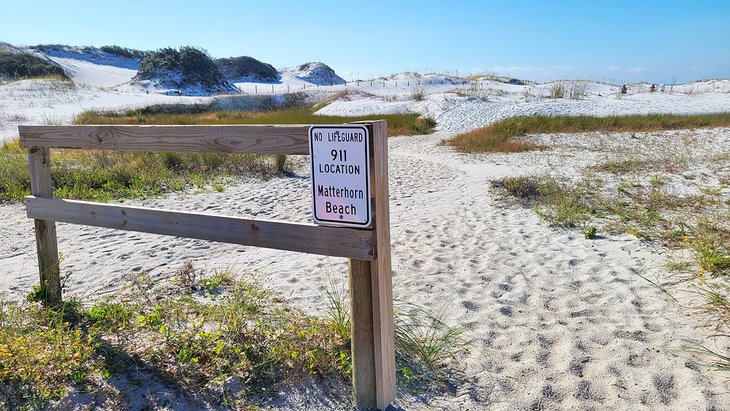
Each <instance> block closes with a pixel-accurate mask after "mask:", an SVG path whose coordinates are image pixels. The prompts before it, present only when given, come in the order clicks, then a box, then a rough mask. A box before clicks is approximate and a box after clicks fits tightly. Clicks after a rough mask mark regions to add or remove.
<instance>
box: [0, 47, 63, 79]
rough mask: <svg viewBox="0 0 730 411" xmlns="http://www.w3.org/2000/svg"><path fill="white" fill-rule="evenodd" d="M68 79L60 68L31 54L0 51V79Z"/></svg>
mask: <svg viewBox="0 0 730 411" xmlns="http://www.w3.org/2000/svg"><path fill="white" fill-rule="evenodd" d="M52 76H56V77H62V78H68V76H67V75H66V73H65V72H64V71H63V69H62V68H61V67H60V66H57V65H55V64H53V63H52V62H50V61H48V60H46V59H44V58H41V57H38V56H36V55H33V54H31V53H14V52H9V51H2V50H0V78H2V77H5V78H10V79H24V78H38V77H52Z"/></svg>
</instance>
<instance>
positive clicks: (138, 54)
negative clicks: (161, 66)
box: [99, 46, 147, 59]
mask: <svg viewBox="0 0 730 411" xmlns="http://www.w3.org/2000/svg"><path fill="white" fill-rule="evenodd" d="M99 49H100V50H101V51H103V52H106V53H109V54H115V55H117V56H121V57H127V58H134V59H141V58H143V57H144V56H146V55H147V52H146V51H142V50H135V49H130V48H127V47H120V46H101V47H100V48H99Z"/></svg>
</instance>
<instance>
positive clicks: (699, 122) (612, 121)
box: [445, 113, 730, 153]
mask: <svg viewBox="0 0 730 411" xmlns="http://www.w3.org/2000/svg"><path fill="white" fill-rule="evenodd" d="M728 126H730V113H716V114H646V115H627V116H608V117H598V116H530V117H514V118H509V119H506V120H502V121H498V122H496V123H494V124H491V125H489V126H486V127H482V128H479V129H475V130H472V131H469V132H466V133H461V134H458V135H456V136H455V137H453V138H451V139H449V140H446V141H445V144H447V145H450V146H452V147H454V148H455V149H456V150H459V151H461V152H465V153H490V152H497V153H512V152H521V151H529V150H536V149H538V148H539V146H538V145H537V144H535V143H533V142H531V141H527V140H523V139H517V138H515V137H522V136H526V135H528V134H545V133H584V132H650V131H661V130H680V129H694V128H707V127H728Z"/></svg>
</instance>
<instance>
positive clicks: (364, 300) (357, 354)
mask: <svg viewBox="0 0 730 411" xmlns="http://www.w3.org/2000/svg"><path fill="white" fill-rule="evenodd" d="M363 123H364V124H366V126H367V127H368V129H369V131H370V135H371V150H370V164H371V168H370V186H371V189H370V195H371V203H372V210H373V216H372V217H373V226H372V229H373V230H374V233H373V234H374V236H373V237H374V240H375V244H374V246H375V260H374V261H371V262H367V261H355V260H350V284H351V285H350V287H351V289H350V290H351V294H350V298H351V302H352V305H351V309H352V316H351V318H352V323H351V325H352V344H353V345H352V356H353V372H352V375H353V381H352V383H353V391H354V392H353V394H354V400H355V406H356V407H364V408H368V407H370V408H372V407H376V408H377V409H379V410H385V409H386V408H388V405H390V404H391V403H392V402H393V401H395V395H396V387H395V383H396V380H395V342H394V339H395V336H394V330H393V281H392V278H391V266H390V210H389V198H390V197H389V193H388V125H387V123H386V122H385V121H382V120H381V121H375V122H363ZM367 281H369V284H366V282H367ZM355 287H359V288H360V289H359V290H357V289H355ZM363 288H367V290H368V291H363V290H362V289H363ZM368 325H371V327H368ZM368 336H370V337H368ZM368 338H369V341H368V340H367V339H368ZM363 344H366V347H368V348H363ZM371 376H372V378H373V380H370V378H371ZM369 381H372V384H373V385H370V386H368V385H367V384H368V383H369ZM373 395H374V396H375V398H373V397H372V396H373ZM373 400H374V402H373Z"/></svg>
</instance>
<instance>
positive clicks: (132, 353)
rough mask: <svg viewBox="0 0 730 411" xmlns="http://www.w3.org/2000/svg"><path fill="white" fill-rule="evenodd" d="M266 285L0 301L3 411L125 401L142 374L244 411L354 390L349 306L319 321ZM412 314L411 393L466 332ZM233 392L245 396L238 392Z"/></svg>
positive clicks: (172, 284) (219, 277) (234, 281)
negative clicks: (325, 389) (132, 379)
mask: <svg viewBox="0 0 730 411" xmlns="http://www.w3.org/2000/svg"><path fill="white" fill-rule="evenodd" d="M259 284H261V281H260V279H258V278H257V277H256V275H238V274H236V273H234V272H232V271H230V270H227V269H218V270H214V271H213V272H204V271H203V270H200V269H197V268H196V267H195V266H193V264H192V263H191V262H185V263H183V265H182V266H181V267H180V269H179V270H178V271H177V273H176V274H175V275H174V277H173V278H171V279H170V280H169V281H167V282H166V283H163V284H162V285H160V284H159V281H157V282H156V281H155V280H153V279H151V278H149V277H146V276H145V275H144V274H142V275H136V276H129V277H128V278H127V280H126V282H125V283H124V284H123V287H122V289H121V291H120V292H119V293H118V295H116V296H115V297H113V298H108V299H103V300H100V301H97V302H95V303H93V304H91V305H83V304H81V303H79V302H77V301H67V302H65V303H64V304H62V305H61V306H59V307H55V308H46V307H44V306H43V305H42V304H40V303H38V302H35V301H34V298H33V297H34V296H35V293H31V294H30V295H29V299H28V301H27V302H22V303H18V302H8V301H4V300H0V359H1V360H2V361H0V385H2V386H3V387H4V389H3V390H0V407H2V408H3V409H16V408H23V409H26V408H27V409H42V408H44V407H47V406H49V405H50V404H52V403H53V402H54V401H57V400H59V399H61V398H64V397H65V396H66V395H67V394H68V393H69V392H71V391H79V390H81V391H85V392H97V393H99V395H101V396H102V397H104V396H107V397H110V398H114V397H115V396H118V392H116V388H115V387H114V386H113V384H111V383H109V382H108V379H109V378H111V377H115V376H116V377H120V378H126V377H125V376H128V375H130V374H137V373H147V374H149V375H156V376H158V377H159V381H158V383H164V382H165V381H174V382H175V385H176V386H178V387H180V388H181V389H183V390H185V391H186V392H188V393H194V395H195V396H196V397H201V398H209V399H212V401H213V404H216V406H221V407H223V406H225V407H233V408H236V407H238V408H242V409H249V408H246V407H248V406H252V407H255V406H256V401H258V400H260V398H262V395H263V396H265V395H267V393H275V392H277V390H278V389H279V388H280V387H282V386H283V385H288V384H296V383H297V382H298V381H301V380H302V379H303V378H305V377H307V376H319V377H324V378H334V379H339V380H340V381H341V383H342V384H343V385H349V382H348V380H349V378H350V376H351V373H352V371H351V367H352V356H351V352H350V324H349V310H348V308H347V306H344V307H339V308H338V309H339V311H338V312H339V314H337V315H336V316H333V315H332V314H333V311H330V310H328V311H327V315H325V316H323V317H318V316H311V315H308V314H305V313H304V312H302V311H301V310H299V309H297V308H294V307H293V306H292V305H291V304H289V303H288V302H287V301H286V300H285V299H284V298H282V297H281V296H278V295H275V294H273V293H272V292H270V291H268V290H267V289H265V288H263V287H262V286H261V285H259ZM345 297H347V296H346V295H337V296H335V300H340V299H341V298H345ZM328 304H329V303H328ZM414 307H415V308H414ZM410 308H411V310H409V314H408V315H407V316H406V317H405V318H403V317H399V318H401V319H402V320H403V321H401V322H405V323H407V324H408V327H406V328H403V327H397V328H396V333H397V335H398V336H399V338H397V340H396V341H397V347H398V352H397V361H398V363H399V364H407V366H404V367H402V368H401V369H399V371H401V372H399V375H400V376H401V377H402V375H403V372H402V371H403V370H406V371H405V373H406V374H407V376H408V380H406V381H403V380H402V379H401V383H409V384H412V383H413V382H414V380H417V381H418V382H420V383H422V384H423V383H427V382H428V381H432V382H434V383H436V382H437V381H436V380H437V379H438V378H436V375H437V373H438V372H439V371H440V370H441V369H442V366H443V362H442V360H443V359H444V355H446V354H447V353H449V352H451V350H453V347H452V345H453V344H454V342H455V341H457V337H458V335H459V334H460V331H458V330H457V329H454V328H449V327H447V326H446V325H445V324H444V323H443V318H442V317H438V316H434V315H432V314H430V312H429V311H428V310H426V309H424V308H418V307H417V306H415V305H412V306H410ZM338 316H340V317H338ZM434 321H436V323H437V324H435V323H434ZM444 335H445V337H444ZM231 381H237V384H238V387H239V388H238V389H236V390H233V391H231V390H228V389H227V388H226V387H230V383H231ZM225 382H227V383H228V385H226V384H225ZM221 392H222V393H223V395H220V394H221Z"/></svg>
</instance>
